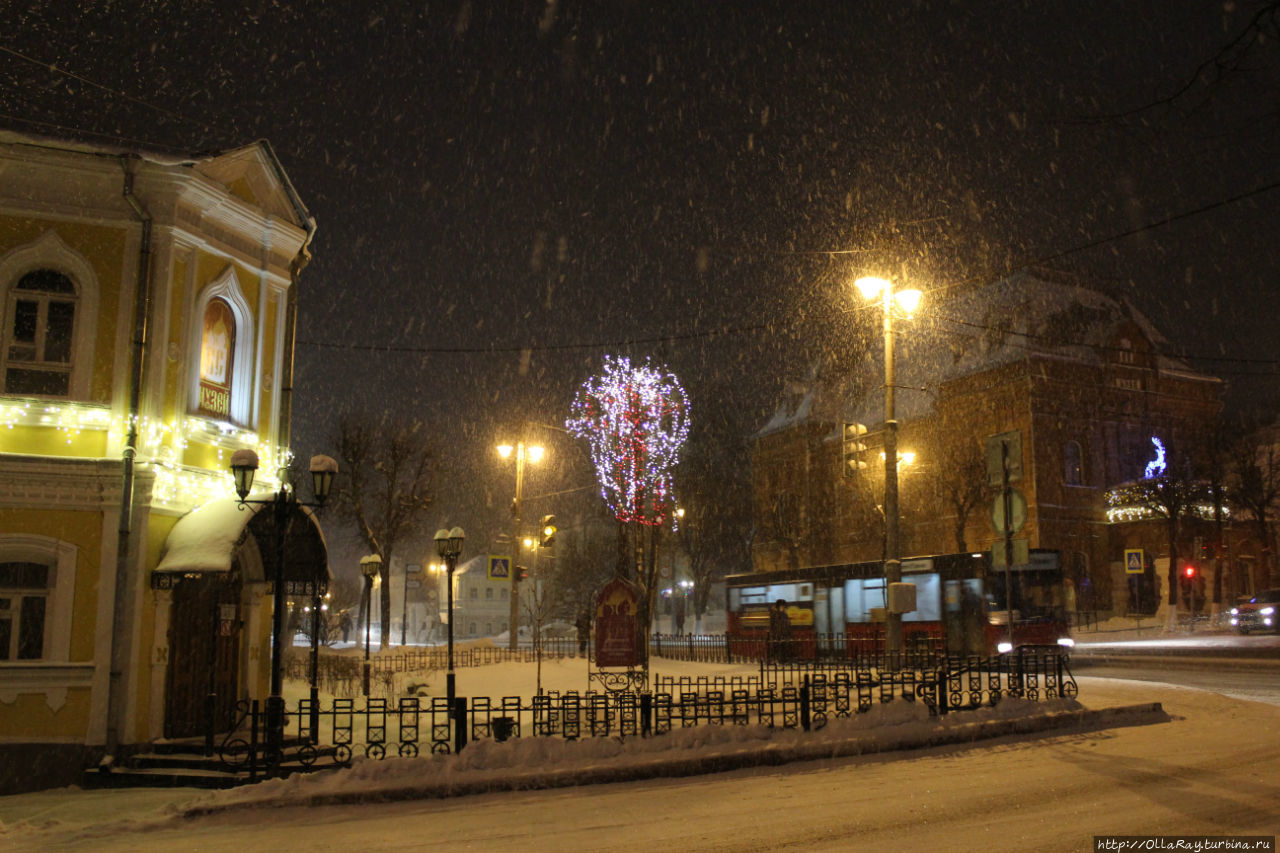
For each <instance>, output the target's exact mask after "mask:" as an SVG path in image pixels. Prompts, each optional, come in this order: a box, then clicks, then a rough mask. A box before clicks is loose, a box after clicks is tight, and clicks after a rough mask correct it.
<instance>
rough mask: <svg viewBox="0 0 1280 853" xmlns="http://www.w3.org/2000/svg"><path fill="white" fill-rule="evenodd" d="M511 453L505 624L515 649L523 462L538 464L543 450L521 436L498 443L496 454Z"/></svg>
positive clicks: (522, 501) (522, 504)
mask: <svg viewBox="0 0 1280 853" xmlns="http://www.w3.org/2000/svg"><path fill="white" fill-rule="evenodd" d="M513 453H514V454H515V457H516V497H515V500H514V501H512V502H511V515H512V517H513V518H514V521H515V531H514V532H513V533H512V536H511V567H510V572H511V614H510V616H509V617H508V619H507V624H508V626H509V628H508V634H509V639H508V648H511V649H516V648H518V647H519V643H520V637H519V625H520V570H519V568H517V565H516V564H517V563H519V562H520V542H521V538H520V519H521V514H522V512H523V509H524V463H525V460H526V459H528V461H530V462H532V463H533V464H535V465H536V464H538V462H539V461H541V459H542V455H543V453H544V450H543V448H542V446H541V445H537V444H529V445H526V444H525V443H524V439H523V438H522V439H521V440H520V441H517V442H516V443H515V444H514V445H512V444H499V445H498V455H499V456H501V457H502V458H503V459H510V458H511V455H512V454H513Z"/></svg>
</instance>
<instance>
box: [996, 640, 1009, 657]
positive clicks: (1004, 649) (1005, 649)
mask: <svg viewBox="0 0 1280 853" xmlns="http://www.w3.org/2000/svg"><path fill="white" fill-rule="evenodd" d="M996 651H997V652H999V653H1000V654H1002V655H1007V654H1008V653H1009V652H1011V651H1013V643H1010V642H1009V641H1008V640H1005V641H1004V642H1003V643H1000V644H999V645H998V646H996Z"/></svg>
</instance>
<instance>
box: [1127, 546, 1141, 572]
mask: <svg viewBox="0 0 1280 853" xmlns="http://www.w3.org/2000/svg"><path fill="white" fill-rule="evenodd" d="M1145 568H1146V560H1145V559H1143V553H1142V549H1141V548H1126V549H1125V550H1124V573H1125V574H1126V575H1140V574H1142V572H1143V569H1145Z"/></svg>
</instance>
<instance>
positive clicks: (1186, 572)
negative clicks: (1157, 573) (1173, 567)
mask: <svg viewBox="0 0 1280 853" xmlns="http://www.w3.org/2000/svg"><path fill="white" fill-rule="evenodd" d="M1182 576H1183V577H1184V578H1186V579H1187V580H1191V579H1192V578H1194V577H1195V576H1196V567H1195V566H1190V565H1188V566H1184V567H1183V568H1182Z"/></svg>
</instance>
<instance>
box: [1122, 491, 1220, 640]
mask: <svg viewBox="0 0 1280 853" xmlns="http://www.w3.org/2000/svg"><path fill="white" fill-rule="evenodd" d="M1131 488H1133V489H1134V490H1135V492H1134V496H1135V497H1137V498H1138V499H1139V501H1140V502H1141V503H1143V504H1145V505H1146V506H1147V508H1148V509H1150V510H1151V511H1152V512H1153V513H1155V514H1156V515H1158V516H1159V517H1161V518H1163V519H1164V522H1165V532H1166V534H1167V535H1168V540H1169V572H1168V580H1169V595H1168V602H1169V628H1170V629H1172V628H1174V627H1175V626H1176V625H1177V619H1178V589H1179V583H1180V580H1179V576H1178V559H1179V554H1178V537H1179V535H1180V533H1181V531H1182V518H1183V516H1185V515H1187V514H1188V513H1190V512H1191V511H1192V510H1193V509H1194V507H1195V506H1196V504H1198V503H1200V502H1201V501H1202V500H1203V499H1204V496H1205V486H1204V484H1203V483H1200V482H1197V481H1193V480H1191V479H1190V478H1185V477H1178V476H1176V475H1172V474H1166V475H1164V476H1160V477H1155V478H1152V479H1150V480H1143V481H1141V482H1139V483H1137V484H1135V485H1134V486H1133V487H1131ZM1191 615H1193V616H1194V614H1191Z"/></svg>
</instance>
